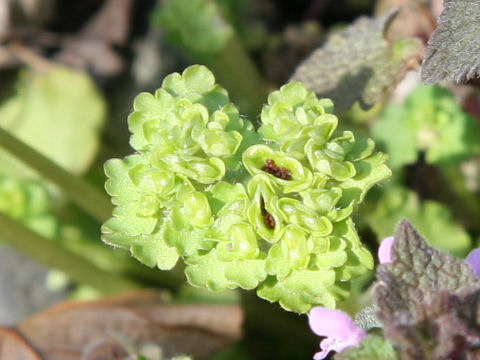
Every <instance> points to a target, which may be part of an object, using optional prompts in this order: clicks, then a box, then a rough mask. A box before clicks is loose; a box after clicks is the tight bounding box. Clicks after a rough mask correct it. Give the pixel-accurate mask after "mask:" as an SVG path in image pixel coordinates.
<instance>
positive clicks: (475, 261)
mask: <svg viewBox="0 0 480 360" xmlns="http://www.w3.org/2000/svg"><path fill="white" fill-rule="evenodd" d="M466 260H467V262H468V264H469V265H470V267H471V268H472V270H473V273H474V274H475V276H476V277H477V278H479V279H480V248H477V249H473V250H472V251H470V253H469V254H468V256H467V259H466Z"/></svg>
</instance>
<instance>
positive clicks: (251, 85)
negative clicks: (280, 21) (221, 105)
mask: <svg viewBox="0 0 480 360" xmlns="http://www.w3.org/2000/svg"><path fill="white" fill-rule="evenodd" d="M209 62H210V66H211V67H212V70H213V72H214V73H215V74H216V75H218V77H219V81H220V82H221V83H222V86H224V87H225V88H226V89H228V91H229V92H231V93H232V97H233V98H234V100H235V102H236V103H237V104H238V106H239V108H240V109H241V110H243V111H245V112H246V114H247V115H248V116H249V118H250V120H251V121H252V122H253V123H255V122H256V119H257V116H258V114H259V113H260V110H261V108H262V105H263V103H265V101H266V100H267V88H266V86H265V83H264V82H263V79H262V77H261V75H260V73H259V72H258V69H257V68H256V66H255V64H254V63H253V61H252V60H251V58H250V56H249V55H248V54H247V52H246V51H245V49H244V48H243V46H242V44H241V43H240V41H239V40H238V39H237V38H236V37H235V36H233V37H232V38H231V39H230V40H229V41H228V42H227V44H226V45H225V47H224V48H223V49H222V51H221V52H220V53H219V54H216V55H215V56H214V57H212V59H211V60H210V61H209Z"/></svg>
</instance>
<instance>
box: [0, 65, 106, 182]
mask: <svg viewBox="0 0 480 360" xmlns="http://www.w3.org/2000/svg"><path fill="white" fill-rule="evenodd" d="M105 112H106V108H105V102H104V99H103V97H102V95H101V94H100V92H99V89H98V88H97V87H96V86H95V84H94V82H93V81H92V80H91V79H90V77H89V76H88V75H87V74H86V73H84V72H81V71H78V70H72V69H69V68H66V67H63V66H56V67H52V68H51V69H49V70H48V71H46V72H42V73H40V72H35V71H34V70H30V69H29V70H22V72H21V73H20V77H19V80H18V83H17V85H16V93H15V95H13V96H12V97H10V98H9V99H7V100H6V101H5V102H4V103H2V104H1V105H0V126H2V127H3V128H5V129H7V130H9V131H10V132H11V133H12V134H13V135H15V136H16V137H18V138H19V139H20V140H22V141H24V142H26V143H27V144H28V145H30V146H31V147H33V148H34V149H35V150H37V151H38V152H40V153H41V154H43V155H45V156H46V157H48V158H50V159H51V160H53V161H54V162H56V163H57V164H58V165H60V166H62V167H64V168H65V169H67V170H69V171H71V172H73V173H76V174H79V173H82V172H84V171H85V170H86V169H87V168H88V166H89V165H90V163H91V162H92V160H93V159H94V157H95V154H96V152H97V149H98V143H99V133H100V128H101V126H102V123H103V121H104V118H105ZM0 163H1V166H0V171H2V172H3V173H7V174H11V175H15V176H16V175H21V176H30V175H32V171H31V170H29V169H28V167H26V166H25V165H23V164H22V163H20V162H19V161H18V160H16V159H14V158H13V157H12V156H11V155H9V154H7V153H6V152H5V151H4V150H3V149H0Z"/></svg>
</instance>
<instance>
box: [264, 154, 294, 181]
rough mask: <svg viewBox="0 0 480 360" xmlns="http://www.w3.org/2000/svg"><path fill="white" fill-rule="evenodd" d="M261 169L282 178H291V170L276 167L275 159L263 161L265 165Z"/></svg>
mask: <svg viewBox="0 0 480 360" xmlns="http://www.w3.org/2000/svg"><path fill="white" fill-rule="evenodd" d="M262 170H263V171H266V172H268V173H269V174H272V175H273V176H276V177H278V178H280V179H283V180H290V179H291V178H292V172H291V171H290V170H288V169H285V168H282V167H278V166H277V165H276V164H275V161H273V160H271V159H269V160H267V161H266V162H265V165H263V167H262Z"/></svg>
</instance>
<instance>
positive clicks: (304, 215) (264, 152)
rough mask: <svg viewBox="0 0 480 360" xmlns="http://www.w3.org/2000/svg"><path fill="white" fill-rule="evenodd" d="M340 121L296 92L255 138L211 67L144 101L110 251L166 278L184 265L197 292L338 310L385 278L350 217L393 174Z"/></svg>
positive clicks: (123, 170) (107, 237) (284, 95)
mask: <svg viewBox="0 0 480 360" xmlns="http://www.w3.org/2000/svg"><path fill="white" fill-rule="evenodd" d="M332 108H333V104H332V102H331V101H330V100H327V99H321V100H319V99H317V98H316V96H315V94H313V93H312V92H309V91H307V90H306V89H305V87H304V86H303V85H302V84H301V83H290V84H287V85H285V86H283V87H282V88H281V89H280V90H279V91H275V92H273V93H272V94H271V95H270V96H269V99H268V104H267V105H265V106H264V108H263V111H262V114H261V121H262V126H261V127H260V128H259V129H258V132H255V131H254V129H253V126H252V124H251V123H250V122H249V121H247V120H245V119H243V118H242V117H240V116H239V113H238V110H237V108H236V107H235V106H234V105H233V104H232V103H230V101H229V98H228V94H227V92H226V91H225V90H224V89H223V88H221V87H220V86H218V85H216V84H215V79H214V77H213V75H212V73H211V72H210V71H209V70H208V69H207V68H205V67H203V66H198V65H195V66H191V67H189V68H187V69H186V70H185V71H184V72H183V74H182V75H180V74H177V73H175V74H172V75H169V76H167V77H166V78H165V80H164V82H163V85H162V88H161V89H159V90H158V91H157V92H156V93H155V95H151V94H147V93H143V94H140V95H139V96H138V97H137V99H136V100H135V103H134V112H133V113H132V114H131V115H130V117H129V127H130V130H131V132H132V133H133V135H132V137H131V145H132V147H133V148H134V149H135V150H136V151H137V153H136V154H135V155H131V156H128V157H126V158H125V159H123V160H119V159H112V160H109V161H108V162H107V163H106V165H105V169H106V173H107V176H108V177H109V179H108V181H107V184H106V188H107V191H108V192H109V194H110V195H111V196H112V198H113V199H112V201H113V203H114V204H115V205H116V207H115V210H114V213H113V217H112V218H111V219H109V220H108V221H107V222H106V223H105V224H104V226H103V240H104V241H105V242H107V243H109V244H112V245H114V246H121V247H126V248H129V249H130V251H131V252H132V254H133V255H134V256H135V257H136V258H138V259H139V260H140V261H142V262H143V263H145V264H147V265H149V266H158V267H159V268H160V269H164V270H165V269H171V268H172V267H173V266H174V265H175V264H176V262H177V260H178V258H179V257H182V258H183V259H184V261H185V264H186V269H185V273H186V275H187V278H188V280H189V282H190V283H191V284H192V285H194V286H201V287H207V288H210V289H212V290H215V291H220V290H224V289H233V288H237V287H241V288H244V289H255V288H257V293H258V295H259V296H260V297H262V298H265V299H267V300H269V301H279V302H280V304H281V305H282V306H283V307H284V308H286V309H288V310H292V311H295V312H299V313H305V312H308V311H309V310H310V308H311V307H312V306H315V305H324V306H327V307H334V306H335V301H336V299H339V298H342V297H344V296H346V295H347V294H348V284H349V280H350V279H351V278H352V277H355V276H358V275H360V274H362V273H364V272H365V271H366V270H367V269H369V268H372V267H373V259H372V256H371V254H370V253H369V252H368V251H367V250H366V249H365V247H364V246H363V245H362V243H361V242H360V240H359V238H358V235H357V232H356V230H355V226H354V223H353V221H352V219H351V214H352V211H353V209H354V207H355V205H357V204H358V203H359V202H360V201H361V200H362V199H363V197H364V195H365V193H366V191H367V190H368V189H369V188H370V187H371V186H373V185H374V184H375V183H377V182H379V181H381V180H383V179H385V178H387V177H388V176H390V170H389V169H388V168H387V167H386V166H385V164H384V163H385V160H386V158H385V155H383V154H381V153H378V152H374V144H373V142H372V141H371V140H370V139H363V140H356V139H355V138H354V136H353V134H352V133H351V132H349V131H344V132H343V133H339V134H337V133H336V132H335V130H336V127H337V118H336V117H335V116H334V115H333V114H331V111H332Z"/></svg>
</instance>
